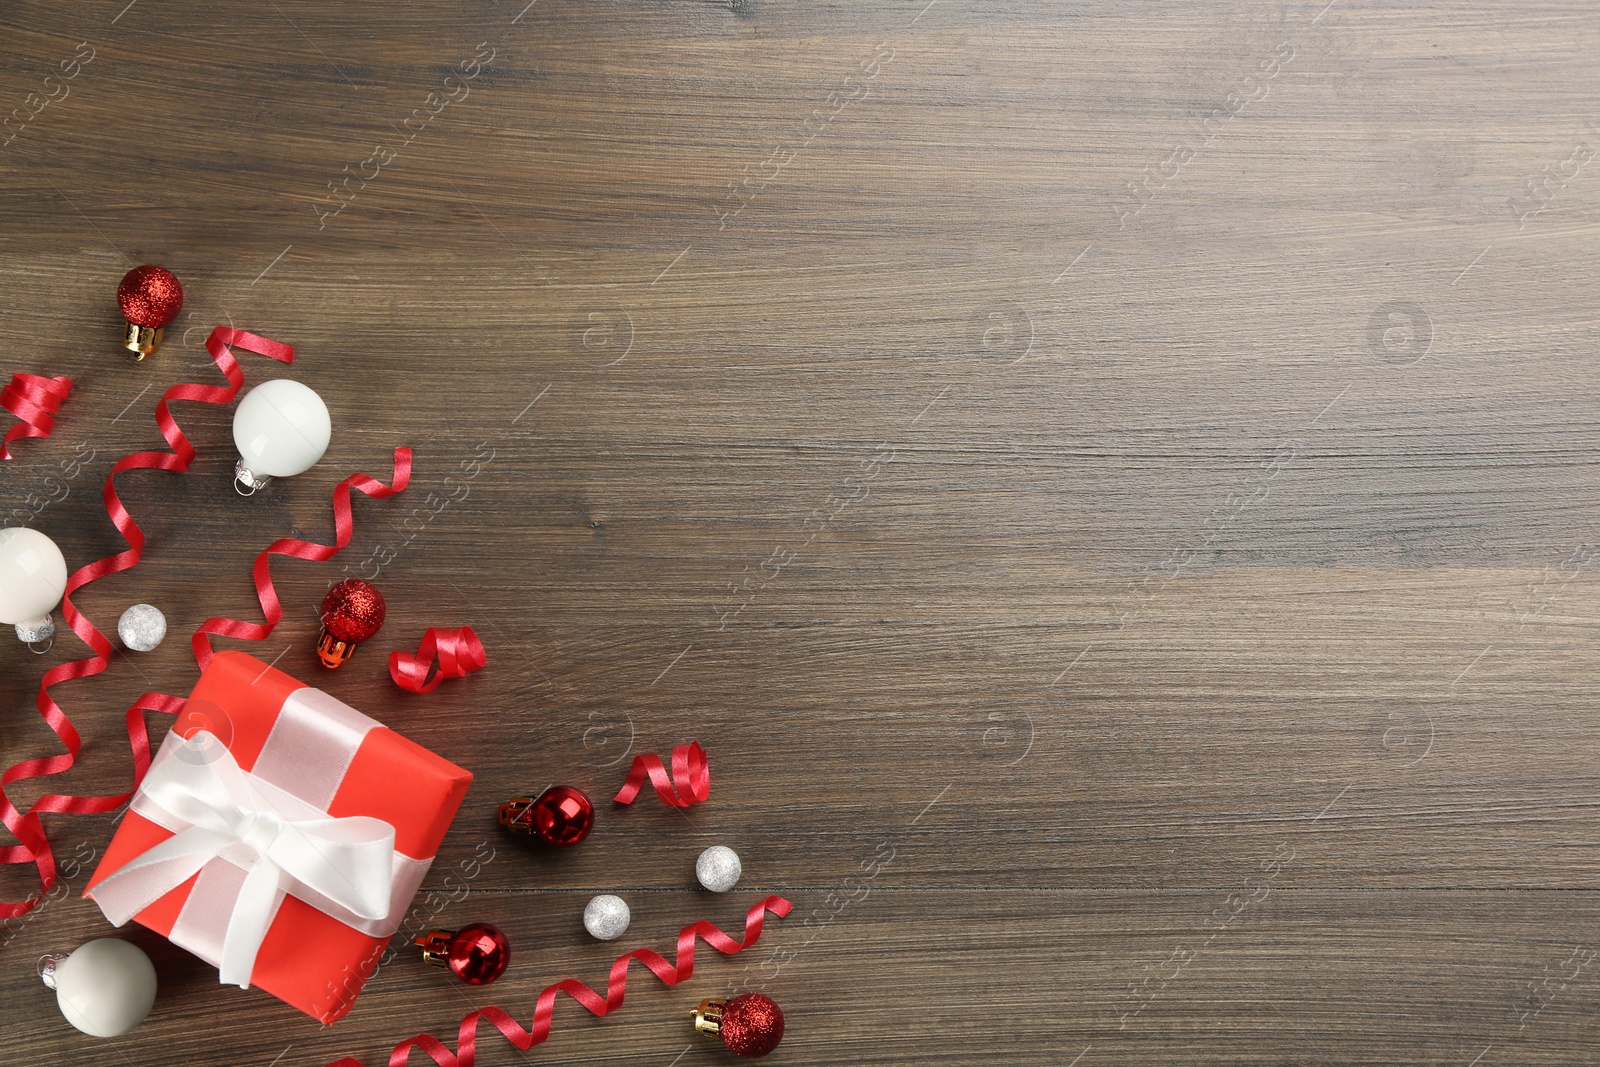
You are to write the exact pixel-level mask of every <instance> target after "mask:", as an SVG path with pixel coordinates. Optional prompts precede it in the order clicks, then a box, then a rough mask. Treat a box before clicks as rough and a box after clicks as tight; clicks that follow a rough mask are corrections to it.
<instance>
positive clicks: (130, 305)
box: [117, 263, 183, 329]
mask: <svg viewBox="0 0 1600 1067" xmlns="http://www.w3.org/2000/svg"><path fill="white" fill-rule="evenodd" d="M117 304H118V305H119V306H121V308H122V317H123V318H125V319H127V320H128V321H129V322H131V323H133V324H134V325H135V326H144V327H148V328H149V329H160V328H161V327H163V326H165V325H166V324H167V323H169V322H171V321H172V320H173V319H175V318H177V317H178V312H179V311H180V310H182V308H183V286H182V285H181V284H179V282H178V276H177V275H175V274H173V273H172V272H171V271H170V270H167V269H166V268H165V267H156V266H152V265H151V264H148V263H147V264H145V265H144V266H142V267H135V268H133V269H132V270H130V271H129V272H128V273H127V274H124V275H123V276H122V284H121V285H118V286H117Z"/></svg>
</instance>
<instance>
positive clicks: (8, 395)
mask: <svg viewBox="0 0 1600 1067" xmlns="http://www.w3.org/2000/svg"><path fill="white" fill-rule="evenodd" d="M70 392H72V379H71V378H46V377H44V375H42V374H13V375H12V376H11V384H10V385H8V386H6V387H5V388H4V389H0V408H5V409H6V410H7V411H9V412H11V414H13V415H15V416H16V417H17V418H19V419H21V420H22V424H21V425H20V426H13V427H11V429H9V430H7V431H6V435H5V438H4V439H0V459H15V458H16V457H15V456H14V455H12V454H11V442H12V441H15V440H18V439H19V438H23V437H49V436H50V431H51V430H54V429H55V428H56V412H57V411H58V410H60V408H61V402H62V401H64V400H66V399H67V394H68V393H70Z"/></svg>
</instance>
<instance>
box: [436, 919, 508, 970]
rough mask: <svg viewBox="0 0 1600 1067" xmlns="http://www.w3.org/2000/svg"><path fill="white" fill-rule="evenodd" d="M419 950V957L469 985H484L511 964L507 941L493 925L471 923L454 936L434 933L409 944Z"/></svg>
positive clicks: (443, 932)
mask: <svg viewBox="0 0 1600 1067" xmlns="http://www.w3.org/2000/svg"><path fill="white" fill-rule="evenodd" d="M412 944H414V945H418V946H420V947H421V948H422V958H423V959H425V960H427V961H428V962H429V963H432V964H435V965H437V966H440V967H448V968H450V973H451V974H453V975H455V976H456V977H457V978H459V979H461V980H462V981H463V982H466V983H468V984H469V985H488V984H489V983H490V982H492V981H494V980H495V979H496V978H499V977H500V976H501V975H502V974H505V973H506V964H508V963H510V962H511V941H510V940H509V939H508V938H507V937H506V935H505V934H503V933H501V932H500V928H499V927H497V926H491V925H489V924H488V923H472V924H471V925H470V926H463V927H462V928H461V929H459V930H457V931H456V932H455V933H450V932H448V931H445V930H434V931H433V932H432V933H428V934H424V935H422V936H421V937H419V938H417V939H416V940H414V941H413V942H412Z"/></svg>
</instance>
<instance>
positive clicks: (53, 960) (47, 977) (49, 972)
mask: <svg viewBox="0 0 1600 1067" xmlns="http://www.w3.org/2000/svg"><path fill="white" fill-rule="evenodd" d="M66 958H67V954H66V953H65V952H57V953H49V952H47V953H45V954H44V955H43V956H40V957H39V962H38V964H36V965H35V969H36V970H37V971H38V972H39V981H41V982H43V983H44V984H45V986H46V987H48V988H50V989H54V988H55V987H56V967H57V966H58V965H59V964H60V963H61V961H62V960H64V959H66Z"/></svg>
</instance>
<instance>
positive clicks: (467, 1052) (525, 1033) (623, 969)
mask: <svg viewBox="0 0 1600 1067" xmlns="http://www.w3.org/2000/svg"><path fill="white" fill-rule="evenodd" d="M793 906H794V905H793V904H791V903H790V902H789V901H787V900H785V899H784V898H782V897H778V896H772V897H767V898H766V899H765V900H763V901H761V902H760V903H759V904H756V905H753V906H752V907H751V908H750V912H749V914H748V915H746V916H745V922H744V940H743V941H735V940H734V939H733V938H731V937H729V936H728V935H727V934H725V933H723V932H722V931H721V930H719V929H717V927H716V926H714V925H712V924H711V923H709V922H706V921H704V920H701V921H700V922H697V923H693V924H691V925H689V926H685V927H684V928H683V929H682V930H681V931H679V933H678V962H677V964H676V966H674V965H673V964H671V963H668V962H667V961H666V960H665V959H664V958H662V957H661V956H660V955H659V954H657V953H656V952H654V951H652V950H651V949H647V948H636V949H634V950H633V951H632V952H629V953H627V954H626V955H623V956H618V957H617V959H616V962H615V963H613V964H612V965H611V976H610V978H609V979H608V980H607V982H606V994H605V996H603V997H602V996H601V995H600V994H599V993H597V992H595V991H594V990H593V989H590V988H589V987H588V986H586V985H584V984H583V983H582V982H580V981H578V980H577V979H576V978H567V979H564V980H562V981H560V982H557V983H556V984H555V985H552V986H547V987H546V988H545V990H544V991H543V992H542V993H540V994H539V1000H538V1002H537V1003H536V1004H535V1005H534V1008H533V1026H532V1028H531V1029H528V1030H524V1029H523V1028H522V1027H521V1026H520V1025H519V1024H518V1023H517V1021H516V1020H515V1019H513V1018H512V1017H511V1016H510V1015H509V1014H507V1013H506V1012H504V1011H502V1010H501V1009H499V1008H493V1007H490V1008H481V1009H479V1010H477V1011H473V1012H470V1013H469V1014H468V1015H467V1016H466V1017H465V1018H463V1019H462V1020H461V1031H460V1033H459V1035H458V1036H457V1038H456V1051H455V1052H454V1053H452V1052H451V1051H450V1050H449V1049H448V1048H447V1047H445V1043H444V1042H443V1041H440V1040H439V1039H438V1038H436V1037H434V1036H433V1035H432V1034H418V1035H417V1036H416V1037H410V1038H407V1039H406V1040H404V1041H402V1042H400V1044H398V1045H396V1046H395V1047H394V1052H393V1053H391V1054H390V1056H389V1067H406V1061H407V1060H409V1059H410V1058H411V1050H412V1049H413V1048H417V1049H421V1050H422V1051H423V1052H424V1053H426V1054H427V1055H428V1056H430V1057H432V1059H433V1062H434V1063H436V1064H438V1065H439V1067H472V1065H473V1063H475V1062H476V1060H477V1046H478V1020H479V1019H487V1020H488V1021H489V1022H490V1023H491V1024H493V1026H494V1028H495V1029H496V1030H499V1031H500V1033H501V1034H502V1035H503V1036H504V1037H505V1039H506V1040H507V1041H509V1042H511V1044H512V1046H514V1047H515V1048H518V1049H521V1050H523V1051H527V1050H528V1049H530V1048H532V1047H533V1046H534V1045H539V1044H543V1043H544V1041H545V1040H546V1039H547V1038H548V1037H549V1036H550V1020H551V1018H552V1016H554V1015H555V1010H556V995H557V994H559V993H565V994H567V996H569V997H571V998H572V999H573V1000H575V1001H577V1002H578V1003H579V1004H581V1005H583V1007H584V1008H586V1009H588V1010H589V1011H590V1012H592V1013H593V1014H595V1015H606V1014H608V1013H610V1012H613V1011H615V1010H617V1009H618V1008H620V1007H621V1006H622V997H623V994H624V993H625V992H626V991H627V988H628V964H629V963H631V962H632V961H634V960H638V961H639V962H640V963H642V964H644V965H645V966H646V967H648V968H650V970H651V971H652V972H653V973H654V974H655V976H656V977H657V978H659V979H661V981H662V982H664V983H666V984H667V985H669V986H672V985H677V984H678V983H679V982H681V981H683V980H684V979H686V978H688V977H689V976H690V975H692V974H693V973H694V943H695V939H696V938H697V937H698V938H700V939H701V940H703V941H704V942H705V943H706V944H708V945H710V946H711V947H712V948H714V949H716V950H717V951H718V952H721V953H723V954H724V955H729V956H731V955H733V954H734V953H736V952H740V951H742V950H744V949H747V948H749V947H750V946H751V945H753V944H755V943H756V942H757V941H759V940H760V939H761V923H762V920H763V918H764V917H765V915H766V913H767V912H769V911H770V912H771V913H772V914H773V915H776V916H777V917H778V918H780V919H781V918H783V917H784V916H785V915H787V914H789V909H790V908H792V907H793ZM328 1067H365V1065H364V1064H363V1063H362V1062H361V1061H360V1060H358V1059H356V1058H355V1057H353V1056H346V1057H345V1058H344V1059H342V1060H339V1061H337V1062H335V1063H331V1064H329V1065H328Z"/></svg>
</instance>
